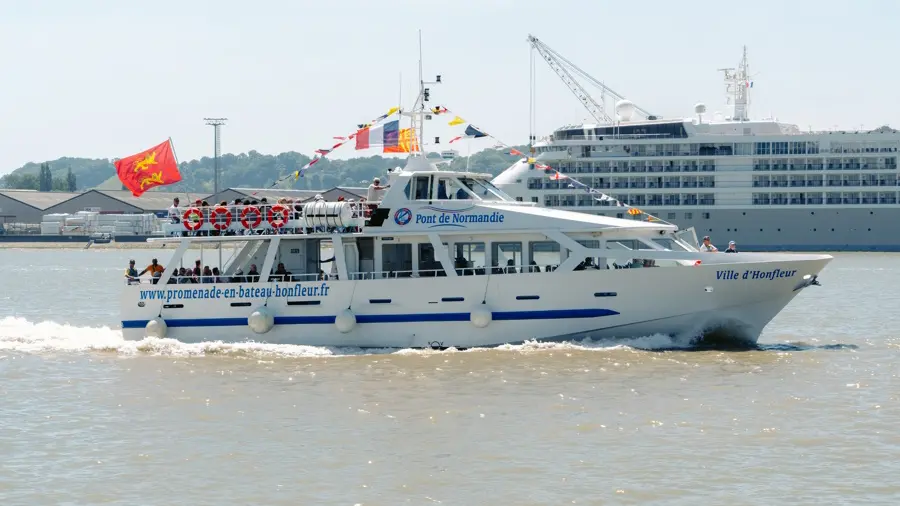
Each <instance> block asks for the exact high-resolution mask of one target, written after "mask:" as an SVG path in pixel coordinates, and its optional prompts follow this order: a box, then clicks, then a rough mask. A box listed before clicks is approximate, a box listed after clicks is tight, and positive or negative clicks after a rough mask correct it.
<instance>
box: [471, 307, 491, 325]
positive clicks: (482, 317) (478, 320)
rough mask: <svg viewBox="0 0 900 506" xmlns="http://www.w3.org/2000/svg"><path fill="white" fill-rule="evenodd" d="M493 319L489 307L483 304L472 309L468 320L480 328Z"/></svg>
mask: <svg viewBox="0 0 900 506" xmlns="http://www.w3.org/2000/svg"><path fill="white" fill-rule="evenodd" d="M493 319H494V315H493V313H491V311H490V309H489V308H488V307H487V306H486V305H484V304H482V305H480V306H477V307H475V309H473V310H472V312H471V313H470V314H469V321H471V322H472V325H475V326H476V327H478V328H480V329H483V328H485V327H487V326H488V325H490V324H491V320H493Z"/></svg>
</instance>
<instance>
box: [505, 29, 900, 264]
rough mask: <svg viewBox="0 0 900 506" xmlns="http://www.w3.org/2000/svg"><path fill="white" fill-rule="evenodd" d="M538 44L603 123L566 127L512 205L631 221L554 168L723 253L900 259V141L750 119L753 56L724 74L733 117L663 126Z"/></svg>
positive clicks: (543, 149) (524, 175) (520, 181)
mask: <svg viewBox="0 0 900 506" xmlns="http://www.w3.org/2000/svg"><path fill="white" fill-rule="evenodd" d="M529 41H530V42H531V43H532V45H533V46H534V48H535V49H537V50H538V52H540V53H541V56H542V57H543V58H544V59H545V60H546V61H547V62H548V63H549V64H550V66H551V68H553V70H554V71H556V72H557V73H558V74H559V75H560V77H561V78H562V79H563V81H564V82H565V83H566V84H567V85H568V86H569V87H570V89H572V91H573V93H575V94H576V96H577V97H578V98H579V99H580V100H581V101H582V103H584V105H585V106H586V108H587V109H588V111H589V112H590V113H591V114H592V116H593V117H594V118H596V119H597V122H596V123H595V124H581V125H569V126H564V127H562V128H559V129H557V130H556V131H554V132H553V134H552V135H551V136H549V137H547V138H544V139H540V140H537V141H536V142H534V152H535V159H536V162H537V163H536V164H535V163H532V164H528V163H525V162H520V163H517V164H516V165H514V166H512V167H510V168H509V169H507V170H506V171H505V172H503V173H502V174H500V175H499V176H498V177H497V178H496V179H494V181H493V182H494V184H495V185H496V186H498V187H500V188H502V189H503V190H504V191H505V192H506V193H508V194H510V195H512V196H514V197H516V198H517V199H520V200H524V201H531V202H537V203H539V204H541V205H544V206H547V207H558V208H564V209H567V210H574V211H582V212H587V213H592V214H598V215H603V216H611V217H619V218H621V217H628V215H627V214H626V213H625V212H624V211H625V209H623V208H622V207H616V205H615V203H614V202H610V201H608V200H600V199H598V198H596V194H591V193H589V192H586V191H584V189H583V188H579V187H578V186H579V185H573V184H571V183H570V182H569V181H567V179H566V178H557V177H554V172H553V171H550V170H541V169H540V167H541V166H542V165H547V166H550V167H552V168H553V169H556V170H558V171H559V172H560V173H562V174H564V175H566V176H567V177H568V178H569V179H575V180H576V181H578V182H580V183H582V184H583V185H587V186H589V187H591V188H594V189H597V190H599V191H602V192H604V193H606V194H608V195H609V196H610V197H613V198H615V199H617V200H619V201H620V202H623V203H625V204H628V205H630V206H634V207H637V208H639V209H641V210H643V211H646V212H647V213H650V214H652V215H654V216H656V217H658V218H660V219H661V220H665V221H668V222H670V223H673V224H675V225H678V226H679V228H681V229H686V228H690V227H693V228H694V229H695V230H696V233H697V235H698V236H705V235H708V236H710V237H711V238H712V242H713V244H716V245H718V246H719V248H720V249H724V247H725V245H727V244H728V242H729V241H731V240H733V241H736V243H737V247H738V250H742V251H759V250H768V251H771V250H792V251H841V250H852V251H865V250H874V251H900V240H898V239H897V238H898V237H900V206H898V190H900V186H898V177H897V148H898V146H900V131H897V130H894V129H892V128H889V127H887V126H885V127H881V128H877V129H874V130H868V131H849V130H847V131H825V132H821V131H819V132H813V131H803V130H801V129H800V128H798V127H797V126H796V125H792V124H787V123H782V122H779V121H777V120H775V119H760V120H753V119H750V116H749V105H750V101H749V94H750V91H751V90H752V89H753V81H752V80H751V75H750V72H749V68H748V67H749V66H748V63H747V51H746V48H745V49H744V56H743V58H742V60H741V62H740V65H739V66H738V67H737V68H736V69H721V70H722V71H723V72H724V74H725V85H726V92H727V102H726V106H727V109H728V114H727V115H725V117H712V118H710V117H708V116H709V115H707V114H706V106H705V105H703V104H697V105H696V106H694V113H695V115H694V117H691V118H681V119H662V118H660V117H658V116H654V115H653V114H651V113H649V112H648V111H646V110H645V109H643V108H640V107H638V106H636V105H635V104H633V103H632V102H630V101H628V100H626V99H624V97H622V96H621V95H618V94H616V93H615V92H613V91H612V90H610V89H609V88H608V87H606V86H603V85H602V84H601V83H599V82H597V81H596V80H593V79H592V78H590V76H587V74H586V73H584V72H583V71H581V70H580V69H578V68H577V67H575V66H574V64H572V63H571V62H569V61H568V60H565V59H564V58H562V57H561V56H559V55H558V54H557V53H555V52H554V51H553V50H552V49H550V48H548V47H547V46H546V45H544V44H543V43H542V42H540V41H538V40H537V39H534V38H533V37H529ZM576 72H577V73H579V74H581V75H582V76H586V77H587V78H588V79H591V80H593V82H594V84H596V85H598V87H600V88H601V90H602V91H603V94H604V95H605V96H612V98H613V99H615V100H616V102H615V116H616V117H615V119H612V118H609V117H607V116H606V114H605V113H604V106H603V104H602V102H599V101H597V100H594V99H593V98H592V97H591V96H590V95H588V94H587V92H586V91H585V90H584V88H582V87H581V86H580V85H579V84H578V83H577V81H575V80H574V79H573V76H572V73H576ZM601 100H603V99H601ZM714 116H715V115H714ZM720 116H722V115H720ZM535 165H537V166H538V168H535Z"/></svg>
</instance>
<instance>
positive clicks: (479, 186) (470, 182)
mask: <svg viewBox="0 0 900 506" xmlns="http://www.w3.org/2000/svg"><path fill="white" fill-rule="evenodd" d="M459 181H460V183H462V184H463V185H465V187H466V188H468V189H469V190H470V191H471V192H472V193H474V194H475V195H476V196H477V197H478V198H479V199H481V200H489V201H510V200H512V197H510V196H508V195H507V194H505V193H503V191H502V190H500V189H499V188H497V187H496V186H494V185H493V184H491V183H490V182H489V181H483V180H481V179H474V178H469V177H464V178H460V180H459Z"/></svg>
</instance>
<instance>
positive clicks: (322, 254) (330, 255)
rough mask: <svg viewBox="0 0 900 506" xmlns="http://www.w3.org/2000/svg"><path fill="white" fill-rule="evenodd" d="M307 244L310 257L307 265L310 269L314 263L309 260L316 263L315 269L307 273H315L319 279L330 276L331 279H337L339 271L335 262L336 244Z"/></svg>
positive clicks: (328, 241)
mask: <svg viewBox="0 0 900 506" xmlns="http://www.w3.org/2000/svg"><path fill="white" fill-rule="evenodd" d="M306 244H307V255H308V257H307V259H308V260H307V264H306V265H307V266H308V267H309V266H310V264H311V263H312V262H310V261H309V260H312V261H313V262H315V268H313V269H312V270H307V272H315V273H317V274H318V276H317V277H319V278H322V277H325V276H328V277H329V278H330V279H337V274H338V271H337V264H336V263H335V260H334V244H333V243H332V242H331V240H330V239H329V240H323V241H308V242H307V243H306ZM310 250H313V251H310Z"/></svg>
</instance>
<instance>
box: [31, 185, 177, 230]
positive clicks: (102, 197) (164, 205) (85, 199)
mask: <svg viewBox="0 0 900 506" xmlns="http://www.w3.org/2000/svg"><path fill="white" fill-rule="evenodd" d="M175 197H178V198H179V199H180V200H181V203H182V205H184V203H186V202H188V201H189V199H190V196H189V195H188V194H186V193H174V192H161V191H148V192H146V193H144V194H143V195H141V196H140V197H135V196H134V195H132V194H131V192H130V191H128V190H96V189H95V190H88V191H86V192H84V193H79V194H76V195H74V196H72V197H71V198H69V199H67V200H64V201H62V202H59V203H58V204H56V205H53V206H51V207H48V208H47V209H45V210H44V213H43V214H59V213H68V214H72V213H77V212H78V211H98V212H101V213H110V214H112V213H122V214H134V213H154V214H156V215H157V216H165V215H166V214H167V213H168V209H169V206H171V205H172V200H173V199H174V198H175ZM38 222H40V220H38Z"/></svg>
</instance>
